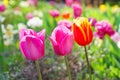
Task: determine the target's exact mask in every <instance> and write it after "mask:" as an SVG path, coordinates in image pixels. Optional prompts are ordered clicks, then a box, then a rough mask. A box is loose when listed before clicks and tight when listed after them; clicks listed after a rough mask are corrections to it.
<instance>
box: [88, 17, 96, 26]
mask: <svg viewBox="0 0 120 80" xmlns="http://www.w3.org/2000/svg"><path fill="white" fill-rule="evenodd" d="M88 21H89V22H90V23H91V25H92V26H95V23H96V22H97V20H96V19H95V18H88Z"/></svg>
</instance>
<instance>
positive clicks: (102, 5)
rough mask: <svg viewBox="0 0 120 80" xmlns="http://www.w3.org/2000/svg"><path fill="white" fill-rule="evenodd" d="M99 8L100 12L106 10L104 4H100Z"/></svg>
mask: <svg viewBox="0 0 120 80" xmlns="http://www.w3.org/2000/svg"><path fill="white" fill-rule="evenodd" d="M99 8H100V10H101V11H102V12H105V11H106V5H105V4H101V5H100V7H99Z"/></svg>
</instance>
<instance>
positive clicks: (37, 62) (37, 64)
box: [35, 60, 42, 80]
mask: <svg viewBox="0 0 120 80" xmlns="http://www.w3.org/2000/svg"><path fill="white" fill-rule="evenodd" d="M35 63H36V67H37V71H38V77H39V80H42V75H41V71H40V65H39V61H38V60H36V61H35Z"/></svg>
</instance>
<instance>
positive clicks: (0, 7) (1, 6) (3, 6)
mask: <svg viewBox="0 0 120 80" xmlns="http://www.w3.org/2000/svg"><path fill="white" fill-rule="evenodd" d="M4 11H5V5H3V4H0V12H4Z"/></svg>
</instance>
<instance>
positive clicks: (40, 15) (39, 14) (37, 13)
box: [33, 10, 43, 17]
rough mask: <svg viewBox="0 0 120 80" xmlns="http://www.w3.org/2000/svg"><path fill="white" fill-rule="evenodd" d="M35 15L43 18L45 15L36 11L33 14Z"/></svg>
mask: <svg viewBox="0 0 120 80" xmlns="http://www.w3.org/2000/svg"><path fill="white" fill-rule="evenodd" d="M33 14H34V15H35V16H39V17H43V13H42V12H41V11H37V10H35V11H34V12H33Z"/></svg>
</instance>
